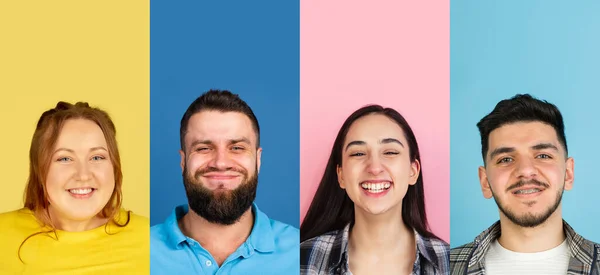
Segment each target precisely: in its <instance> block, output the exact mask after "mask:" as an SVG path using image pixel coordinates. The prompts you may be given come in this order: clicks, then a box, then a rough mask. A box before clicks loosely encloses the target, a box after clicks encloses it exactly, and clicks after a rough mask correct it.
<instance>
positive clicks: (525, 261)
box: [485, 240, 571, 275]
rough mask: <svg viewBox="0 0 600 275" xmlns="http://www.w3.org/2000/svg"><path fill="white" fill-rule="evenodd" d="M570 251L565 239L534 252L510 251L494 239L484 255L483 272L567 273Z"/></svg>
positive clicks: (493, 273) (514, 274)
mask: <svg viewBox="0 0 600 275" xmlns="http://www.w3.org/2000/svg"><path fill="white" fill-rule="evenodd" d="M570 258H571V253H570V252H569V247H568V246H567V240H565V241H564V242H562V243H561V244H560V245H559V246H557V247H555V248H552V249H550V250H546V251H542V252H536V253H519V252H514V251H510V250H508V249H506V248H504V247H502V246H501V245H500V243H498V240H495V241H494V242H493V243H492V244H491V246H490V248H489V250H488V251H487V253H486V255H485V273H486V274H489V275H499V274H506V275H519V274H527V275H534V274H540V275H541V274H544V275H550V274H557V275H559V274H560V275H564V274H567V269H568V268H569V260H570Z"/></svg>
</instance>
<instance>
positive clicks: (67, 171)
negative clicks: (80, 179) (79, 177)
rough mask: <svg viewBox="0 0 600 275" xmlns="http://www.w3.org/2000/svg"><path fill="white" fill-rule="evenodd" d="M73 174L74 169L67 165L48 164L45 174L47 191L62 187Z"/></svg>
mask: <svg viewBox="0 0 600 275" xmlns="http://www.w3.org/2000/svg"><path fill="white" fill-rule="evenodd" d="M73 174H74V171H73V169H72V168H70V167H69V166H61V165H50V167H49V169H48V174H47V175H46V188H47V189H48V191H50V190H53V189H62V188H64V186H65V185H67V183H68V182H69V179H70V178H71V177H72V175H73Z"/></svg>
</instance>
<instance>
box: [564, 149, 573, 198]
mask: <svg viewBox="0 0 600 275" xmlns="http://www.w3.org/2000/svg"><path fill="white" fill-rule="evenodd" d="M566 166H567V167H566V170H565V190H571V189H572V188H573V181H575V160H574V159H573V158H572V157H571V158H568V159H567V163H566Z"/></svg>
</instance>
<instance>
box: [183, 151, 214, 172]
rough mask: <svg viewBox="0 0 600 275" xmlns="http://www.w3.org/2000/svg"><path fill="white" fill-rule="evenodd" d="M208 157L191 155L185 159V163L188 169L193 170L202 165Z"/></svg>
mask: <svg viewBox="0 0 600 275" xmlns="http://www.w3.org/2000/svg"><path fill="white" fill-rule="evenodd" d="M208 159H209V158H208V157H207V156H202V155H192V156H190V157H189V158H188V159H187V160H186V163H185V165H186V166H187V169H188V171H190V172H195V171H196V170H198V168H200V167H202V166H204V164H205V163H206V162H207V161H208Z"/></svg>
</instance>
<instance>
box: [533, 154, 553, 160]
mask: <svg viewBox="0 0 600 275" xmlns="http://www.w3.org/2000/svg"><path fill="white" fill-rule="evenodd" d="M536 157H537V158H539V159H551V158H552V156H550V155H548V154H539V155H537V156H536Z"/></svg>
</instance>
